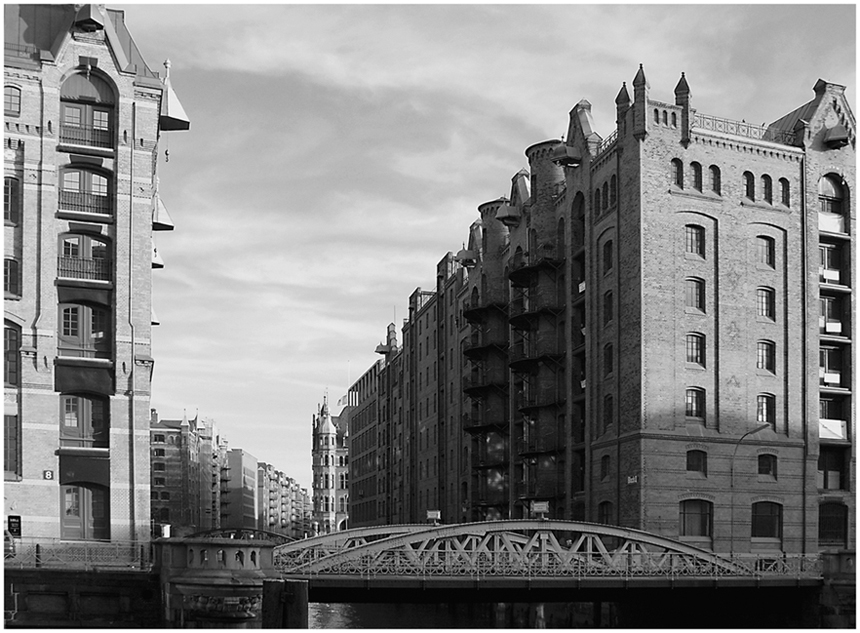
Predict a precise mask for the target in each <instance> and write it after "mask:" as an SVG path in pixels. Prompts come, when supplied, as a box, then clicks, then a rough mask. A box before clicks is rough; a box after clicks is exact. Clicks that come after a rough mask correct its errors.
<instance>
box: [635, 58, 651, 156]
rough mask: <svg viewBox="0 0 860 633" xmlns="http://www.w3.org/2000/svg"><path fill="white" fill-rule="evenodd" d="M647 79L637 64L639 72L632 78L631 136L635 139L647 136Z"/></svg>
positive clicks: (641, 67)
mask: <svg viewBox="0 0 860 633" xmlns="http://www.w3.org/2000/svg"><path fill="white" fill-rule="evenodd" d="M650 88H651V86H649V85H648V79H646V77H645V68H644V67H643V66H642V64H639V72H637V73H636V77H634V78H633V136H635V137H636V138H637V139H640V140H641V139H643V138H645V135H646V134H648V116H647V113H646V110H647V109H648V91H649V90H650Z"/></svg>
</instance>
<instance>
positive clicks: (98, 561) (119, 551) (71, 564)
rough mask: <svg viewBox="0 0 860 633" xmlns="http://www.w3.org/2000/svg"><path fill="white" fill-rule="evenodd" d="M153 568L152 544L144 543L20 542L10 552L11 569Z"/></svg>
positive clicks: (138, 569)
mask: <svg viewBox="0 0 860 633" xmlns="http://www.w3.org/2000/svg"><path fill="white" fill-rule="evenodd" d="M151 564H152V552H151V551H150V547H149V544H148V543H145V544H144V543H141V542H140V541H135V542H132V541H113V542H104V541H74V542H64V541H60V540H59V539H46V538H39V539H36V538H16V539H14V548H13V551H12V552H10V551H9V550H8V549H7V551H6V560H5V567H6V568H7V569H8V568H28V567H44V568H61V569H95V568H101V569H104V568H111V569H122V568H125V569H134V570H137V571H146V570H148V569H149V568H150V566H151Z"/></svg>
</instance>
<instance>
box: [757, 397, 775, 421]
mask: <svg viewBox="0 0 860 633" xmlns="http://www.w3.org/2000/svg"><path fill="white" fill-rule="evenodd" d="M775 400H776V399H775V398H774V397H773V396H771V395H769V394H761V395H759V396H756V421H757V422H758V423H759V424H769V425H770V426H771V427H773V426H774V424H775V423H776V402H775Z"/></svg>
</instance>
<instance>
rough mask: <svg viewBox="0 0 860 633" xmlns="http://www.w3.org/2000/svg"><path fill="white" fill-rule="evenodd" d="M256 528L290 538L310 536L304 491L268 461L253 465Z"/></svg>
mask: <svg viewBox="0 0 860 633" xmlns="http://www.w3.org/2000/svg"><path fill="white" fill-rule="evenodd" d="M257 497H258V500H259V504H258V512H259V516H258V522H257V528H258V529H260V530H264V531H267V532H275V533H277V534H283V535H285V536H289V537H292V538H304V537H306V536H309V535H310V516H308V515H307V508H308V505H309V501H308V498H307V497H308V493H307V490H305V489H303V488H302V487H301V486H300V485H299V484H298V482H296V480H295V479H293V478H292V477H289V476H287V474H286V473H284V472H282V471H280V470H278V469H277V468H275V467H274V466H272V465H271V464H267V463H265V462H258V464H257Z"/></svg>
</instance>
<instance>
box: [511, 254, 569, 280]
mask: <svg viewBox="0 0 860 633" xmlns="http://www.w3.org/2000/svg"><path fill="white" fill-rule="evenodd" d="M562 264H564V260H563V259H558V258H555V257H538V258H535V259H534V260H530V259H523V260H520V261H519V262H514V265H513V268H512V269H511V271H510V272H509V273H508V279H509V280H510V281H511V284H512V285H514V286H519V287H523V286H528V285H530V284H531V281H532V279H533V278H534V276H535V275H537V274H538V272H539V271H541V270H550V271H553V270H558V269H559V268H561V266H562Z"/></svg>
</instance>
